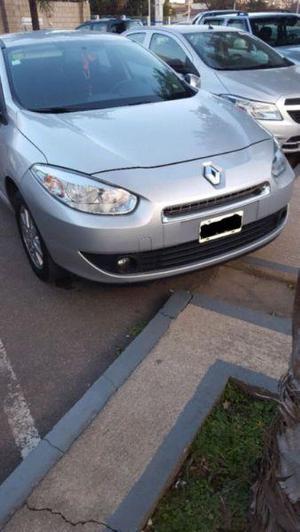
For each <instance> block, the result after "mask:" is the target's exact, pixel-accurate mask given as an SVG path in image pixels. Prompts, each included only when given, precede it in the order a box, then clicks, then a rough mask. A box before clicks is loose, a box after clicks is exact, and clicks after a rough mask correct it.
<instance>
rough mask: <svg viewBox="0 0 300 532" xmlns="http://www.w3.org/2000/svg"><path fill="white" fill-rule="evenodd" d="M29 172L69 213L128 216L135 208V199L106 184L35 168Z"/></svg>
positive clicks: (47, 168) (48, 167) (60, 170)
mask: <svg viewBox="0 0 300 532" xmlns="http://www.w3.org/2000/svg"><path fill="white" fill-rule="evenodd" d="M31 172H32V173H33V175H34V177H35V178H36V179H37V181H38V182H39V183H41V185H42V186H43V187H44V188H45V189H46V190H47V191H48V192H49V194H51V195H52V196H54V197H55V198H56V199H57V200H59V201H61V202H63V203H65V204H66V205H68V206H69V207H72V209H76V210H78V211H83V212H88V213H92V214H107V215H116V214H128V213H129V212H131V211H133V210H134V208H135V207H136V204H137V197H136V196H134V195H133V194H131V193H130V192H128V191H127V190H124V189H123V188H117V187H113V186H110V185H107V184H106V183H101V182H98V181H96V180H94V179H91V178H89V177H87V176H84V175H80V174H76V173H75V172H74V173H73V172H71V171H67V170H62V169H61V168H55V167H51V166H46V165H42V164H36V165H34V166H33V167H32V168H31Z"/></svg>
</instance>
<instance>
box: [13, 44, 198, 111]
mask: <svg viewBox="0 0 300 532" xmlns="http://www.w3.org/2000/svg"><path fill="white" fill-rule="evenodd" d="M6 64H7V69H8V74H9V79H10V84H11V90H12V94H13V97H14V98H15V99H16V100H17V102H18V103H19V104H21V106H22V107H24V108H25V109H29V110H31V111H37V112H57V113H58V112H68V111H69V112H71V111H73V110H75V111H80V110H87V109H104V108H108V107H119V106H123V105H137V104H143V103H150V102H159V101H164V100H175V99H179V98H187V97H189V96H193V95H195V91H194V90H192V89H191V88H189V86H188V85H187V84H186V83H184V82H183V81H181V80H180V78H179V77H177V76H176V75H175V74H174V73H173V72H172V71H171V70H170V69H169V68H168V67H167V66H166V65H164V64H163V63H162V62H161V61H160V60H159V59H157V58H156V57H154V56H153V55H152V54H151V53H149V52H148V51H146V50H145V49H144V48H142V47H141V46H139V45H137V44H135V43H133V42H131V41H129V40H127V39H123V38H121V37H119V38H115V37H114V38H112V37H100V36H99V37H94V36H91V37H90V36H88V35H87V36H84V38H79V39H74V38H70V37H68V38H64V39H58V40H57V41H56V42H54V40H53V41H51V42H49V43H45V41H44V42H38V43H37V44H34V45H25V46H16V47H11V48H10V47H9V48H7V49H6Z"/></svg>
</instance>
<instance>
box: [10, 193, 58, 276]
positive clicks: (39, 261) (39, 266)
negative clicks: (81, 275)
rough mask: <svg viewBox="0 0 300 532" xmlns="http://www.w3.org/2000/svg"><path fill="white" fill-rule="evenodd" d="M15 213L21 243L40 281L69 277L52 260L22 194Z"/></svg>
mask: <svg viewBox="0 0 300 532" xmlns="http://www.w3.org/2000/svg"><path fill="white" fill-rule="evenodd" d="M15 212H16V219H17V225H18V230H19V234H20V237H21V241H22V244H23V247H24V250H25V253H26V255H27V257H28V260H29V263H30V266H31V268H32V269H33V271H34V273H35V274H36V275H37V276H38V278H39V279H41V280H42V281H45V282H55V281H58V280H60V279H63V278H66V277H67V276H68V274H67V272H66V271H65V270H63V269H62V268H61V267H60V266H58V265H57V264H56V263H55V262H54V260H53V259H52V257H51V255H50V253H49V251H48V249H47V246H46V244H45V242H44V240H43V238H42V236H41V234H40V232H39V230H38V228H37V225H36V223H35V220H34V218H33V216H32V214H31V212H30V209H29V207H28V206H27V204H26V203H25V201H24V199H23V198H22V196H21V194H20V193H17V195H16V198H15Z"/></svg>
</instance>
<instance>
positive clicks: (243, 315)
mask: <svg viewBox="0 0 300 532" xmlns="http://www.w3.org/2000/svg"><path fill="white" fill-rule="evenodd" d="M191 303H192V305H197V306H199V307H202V308H205V309H208V310H213V311H214V312H218V313H219V314H225V316H230V317H231V318H236V319H237V320H243V321H247V322H248V323H253V324H254V325H258V326H259V327H264V328H265V329H272V330H273V331H277V332H280V333H283V334H288V335H290V334H291V333H292V322H291V320H290V319H289V318H280V317H278V316H273V315H270V314H266V313H265V312H262V311H259V310H251V309H249V308H246V307H240V306H238V305H232V304H231V303H227V302H226V301H222V300H220V299H213V298H211V297H209V296H205V295H201V294H195V295H194V296H193V299H192V300H191Z"/></svg>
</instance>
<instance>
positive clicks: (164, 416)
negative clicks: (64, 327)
mask: <svg viewBox="0 0 300 532" xmlns="http://www.w3.org/2000/svg"><path fill="white" fill-rule="evenodd" d="M174 297H175V299H176V297H177V299H178V294H177V295H175V296H173V300H171V301H169V303H167V304H166V306H165V308H164V309H163V310H162V311H161V312H160V315H159V320H163V319H165V320H166V319H168V326H167V327H165V332H163V333H162V334H161V337H160V339H159V341H158V342H157V344H156V345H155V346H154V347H153V348H152V349H151V350H150V352H149V353H148V355H147V356H145V357H144V358H143V357H142V361H141V363H140V364H139V365H138V366H137V367H136V369H135V371H134V372H133V373H132V374H131V376H130V377H129V378H128V379H127V380H126V381H125V382H124V384H123V385H122V386H121V387H120V388H119V390H118V391H117V392H116V393H114V395H112V397H111V398H110V400H109V401H108V402H107V404H106V405H105V406H104V408H103V409H102V410H101V411H100V412H99V414H98V415H97V417H96V418H95V419H94V421H93V422H92V423H91V424H90V426H89V427H88V428H87V429H86V430H85V432H84V433H83V434H82V435H81V436H80V437H79V438H78V439H77V440H76V441H75V442H74V444H73V445H72V447H71V448H70V450H69V451H68V452H67V453H66V454H65V455H64V456H63V457H62V458H61V460H60V461H59V462H58V463H57V464H56V465H55V466H54V467H53V469H52V470H51V471H50V472H49V473H48V474H47V476H46V477H45V478H44V480H43V481H42V482H41V483H40V484H39V486H38V487H37V488H36V489H34V491H33V493H32V494H31V496H30V497H29V498H28V500H27V503H26V504H25V505H24V506H23V508H21V509H20V510H19V511H17V512H16V514H15V515H14V516H13V517H12V518H11V520H10V521H9V523H8V524H7V525H6V526H5V528H4V530H5V532H40V531H43V532H50V531H51V532H52V531H53V530H55V531H57V532H65V531H69V530H71V529H73V528H74V525H76V528H77V529H78V530H82V531H88V532H92V531H101V530H118V531H120V532H133V529H132V528H130V527H129V528H128V527H127V528H126V526H127V525H126V526H125V524H124V527H123V523H122V522H120V518H118V519H119V521H118V519H117V520H116V518H114V516H116V515H119V513H118V508H120V505H121V506H122V503H123V501H124V499H126V497H127V496H128V494H129V493H130V492H131V490H132V489H133V488H134V486H135V485H136V483H137V482H138V481H139V479H140V478H141V477H142V475H143V473H144V472H145V470H146V468H147V466H149V464H150V462H151V460H152V458H153V456H154V455H155V453H157V451H158V450H159V448H160V447H161V445H162V444H163V442H164V441H165V439H166V437H167V436H168V434H169V433H170V431H171V430H172V428H173V427H174V425H175V424H176V422H177V420H178V418H179V416H180V415H181V413H182V411H183V410H184V409H185V408H186V406H187V405H188V403H189V402H190V401H191V399H192V398H193V396H194V394H195V391H196V390H197V387H198V386H199V383H200V382H201V381H202V380H203V379H204V378H205V376H206V374H207V372H208V371H209V368H212V367H213V365H214V364H215V362H216V361H217V360H222V361H225V362H227V363H231V364H238V365H239V366H242V367H244V368H248V369H250V370H253V371H255V372H259V373H261V374H265V375H267V376H269V377H273V378H275V379H278V378H279V377H280V376H281V374H282V373H283V372H284V371H285V370H286V369H287V364H288V358H289V353H290V349H291V337H290V334H289V331H290V322H289V320H287V319H283V318H276V317H271V316H270V315H268V314H264V313H262V312H257V311H251V310H247V309H243V308H241V307H236V306H232V305H229V304H225V303H222V302H221V301H219V300H216V299H209V298H207V297H204V296H199V295H195V296H189V295H188V294H179V299H180V298H181V299H182V298H183V299H182V301H184V302H185V304H186V303H187V304H186V306H185V308H183V307H184V304H182V301H181V303H180V306H181V309H182V311H181V312H180V313H179V315H178V316H177V317H175V316H176V312H174V309H173V307H172V304H173V303H172V301H173V302H174ZM150 326H151V324H150ZM156 326H158V321H157V322H156ZM148 327H149V326H148ZM146 329H147V328H146ZM162 330H163V329H162ZM143 334H144V335H145V334H147V330H145V331H144V332H143V333H142V334H141V337H142V335H143ZM138 346H139V347H138V349H140V350H143V342H140V343H139V344H138ZM108 377H109V376H108ZM203 407H204V405H203ZM199 408H200V409H201V405H200V406H199ZM134 530H136V529H134Z"/></svg>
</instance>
